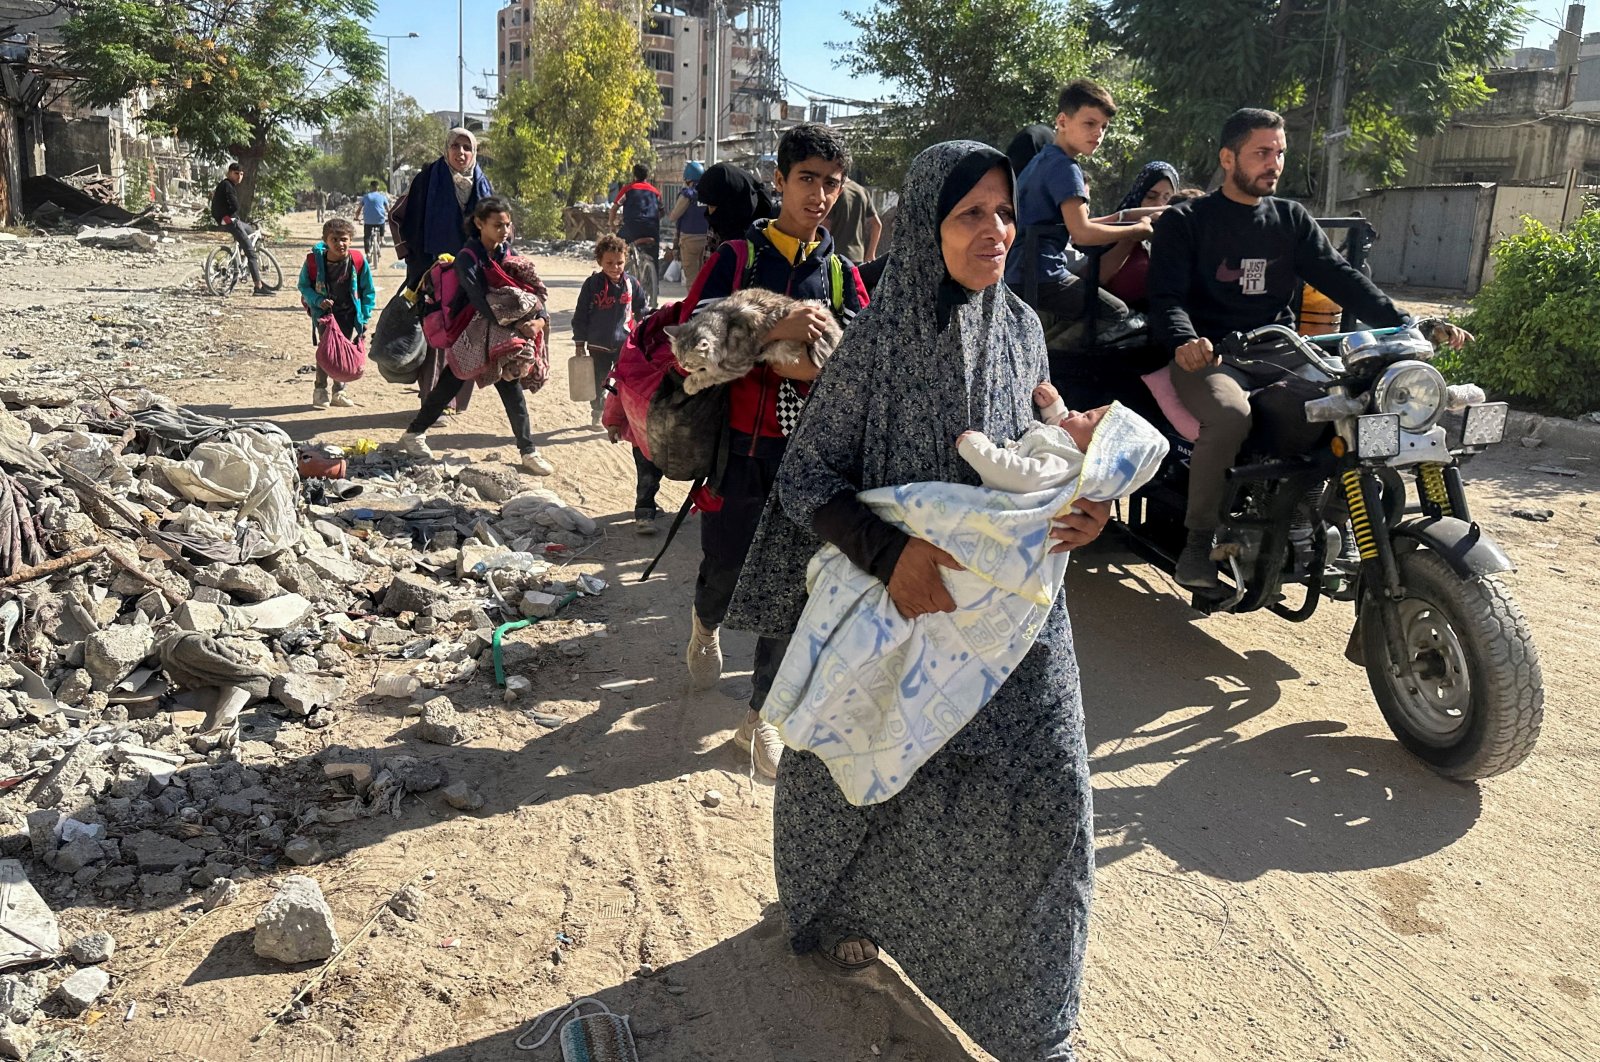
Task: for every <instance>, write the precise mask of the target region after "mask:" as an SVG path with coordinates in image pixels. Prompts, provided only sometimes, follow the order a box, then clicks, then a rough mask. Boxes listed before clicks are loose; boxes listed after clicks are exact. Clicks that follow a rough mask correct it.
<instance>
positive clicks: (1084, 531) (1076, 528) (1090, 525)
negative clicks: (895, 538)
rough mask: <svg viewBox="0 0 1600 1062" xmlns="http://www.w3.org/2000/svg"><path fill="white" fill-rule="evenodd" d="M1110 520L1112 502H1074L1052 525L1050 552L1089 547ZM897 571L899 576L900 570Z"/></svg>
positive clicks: (1081, 500)
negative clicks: (1071, 507)
mask: <svg viewBox="0 0 1600 1062" xmlns="http://www.w3.org/2000/svg"><path fill="white" fill-rule="evenodd" d="M1110 519H1111V503H1110V502H1103V501H1088V500H1086V499H1080V500H1078V501H1076V502H1074V503H1073V509H1072V511H1071V512H1069V513H1067V515H1065V516H1061V517H1057V518H1056V519H1055V520H1054V521H1052V523H1051V526H1050V537H1051V538H1053V539H1055V540H1056V544H1055V545H1053V546H1051V547H1050V552H1051V553H1065V552H1067V551H1068V550H1070V549H1077V548H1078V547H1079V546H1087V545H1088V544H1089V543H1091V542H1093V541H1094V540H1095V539H1097V538H1099V537H1100V532H1102V531H1104V530H1105V528H1106V521H1108V520H1110ZM895 571H896V573H897V574H898V572H899V569H898V568H896V569H895ZM898 603H899V602H896V604H898Z"/></svg>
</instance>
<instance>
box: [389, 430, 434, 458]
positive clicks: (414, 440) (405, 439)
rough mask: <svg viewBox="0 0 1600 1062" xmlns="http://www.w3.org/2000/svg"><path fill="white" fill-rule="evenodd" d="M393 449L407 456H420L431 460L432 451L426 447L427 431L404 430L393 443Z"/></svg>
mask: <svg viewBox="0 0 1600 1062" xmlns="http://www.w3.org/2000/svg"><path fill="white" fill-rule="evenodd" d="M395 449H396V450H399V451H400V452H401V453H403V454H405V455H406V456H407V457H420V458H421V459H422V460H424V461H432V460H433V451H432V450H431V449H429V448H428V434H427V432H421V431H408V432H406V433H405V434H404V435H402V436H400V441H399V442H398V443H396V444H395Z"/></svg>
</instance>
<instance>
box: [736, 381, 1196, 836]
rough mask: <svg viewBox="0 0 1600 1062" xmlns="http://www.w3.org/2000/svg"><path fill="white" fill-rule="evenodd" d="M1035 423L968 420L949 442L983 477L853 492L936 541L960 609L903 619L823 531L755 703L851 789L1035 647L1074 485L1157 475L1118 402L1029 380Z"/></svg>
mask: <svg viewBox="0 0 1600 1062" xmlns="http://www.w3.org/2000/svg"><path fill="white" fill-rule="evenodd" d="M1034 401H1035V404H1037V405H1039V406H1040V407H1041V415H1043V416H1044V417H1045V418H1046V420H1045V422H1044V423H1039V424H1035V425H1033V426H1032V427H1030V428H1029V429H1028V430H1027V431H1025V432H1023V434H1022V437H1021V438H1020V439H1018V440H1015V441H1014V442H1011V443H1007V444H1005V445H1004V446H1000V445H996V444H995V443H993V442H991V441H990V440H988V439H987V438H985V437H984V436H983V435H982V434H981V433H979V432H964V433H963V434H962V436H961V438H960V439H959V440H958V441H957V450H958V452H959V453H960V454H961V456H962V457H963V458H964V459H966V461H967V463H968V464H970V465H971V466H972V467H973V468H974V470H976V471H977V472H978V475H979V477H980V478H981V479H982V480H983V483H984V485H983V486H979V487H973V486H967V485H964V484H956V483H910V484H906V485H904V486H899V487H883V488H879V489H877V490H869V491H865V492H863V493H862V494H861V495H860V499H861V501H862V502H864V503H866V504H867V505H868V506H870V507H871V508H872V509H873V511H874V512H876V513H877V514H878V515H879V516H880V517H882V518H883V519H885V520H887V521H888V522H890V523H892V524H894V525H895V526H896V527H898V528H900V529H901V530H902V531H904V532H906V533H907V534H909V535H913V536H916V537H918V538H923V539H926V540H928V541H929V542H931V543H932V544H933V545H935V546H938V547H939V548H940V549H943V550H945V551H946V552H948V553H949V554H950V555H951V556H953V557H954V558H955V559H956V561H958V562H959V563H960V564H961V565H962V566H963V569H964V570H960V571H956V570H944V571H943V573H942V574H943V577H944V580H945V585H946V588H947V589H948V590H949V592H950V596H951V598H952V599H954V601H955V603H956V608H955V611H953V612H936V613H928V614H926V615H922V616H918V617H916V618H915V619H911V620H907V619H905V618H904V617H903V616H901V615H900V612H899V610H898V609H897V608H896V607H895V605H894V602H893V601H892V600H891V599H890V597H889V593H888V589H887V587H885V586H884V584H883V583H882V582H880V581H879V580H878V579H876V578H874V577H873V576H872V575H870V574H868V573H867V572H864V571H862V570H861V569H860V568H858V567H856V566H855V565H854V564H853V563H851V561H850V560H849V559H848V558H846V557H845V556H844V554H843V553H841V552H840V551H839V550H838V548H837V547H835V546H832V545H828V546H824V547H823V548H822V549H821V550H819V551H818V552H817V554H816V556H814V557H812V559H811V563H810V565H809V566H808V567H807V569H806V587H807V590H808V593H809V597H808V598H807V601H806V607H805V611H804V612H803V613H802V614H801V617H800V623H799V625H798V627H797V628H796V630H795V633H794V636H793V637H792V639H791V640H790V642H789V649H788V652H787V653H786V654H785V655H784V658H783V663H782V665H781V666H780V667H779V669H778V674H777V676H776V678H775V679H774V681H773V684H772V690H771V692H770V693H768V695H767V699H766V703H765V705H764V706H763V708H762V713H761V714H762V716H763V718H765V719H766V720H767V721H768V722H769V723H771V724H772V725H773V726H775V727H777V729H778V732H779V734H780V735H782V737H783V741H784V744H786V745H788V746H789V747H790V748H796V749H804V750H806V751H808V752H811V753H814V754H815V755H816V756H818V757H819V758H820V759H821V760H822V761H823V762H824V763H825V764H826V765H827V767H828V770H829V772H830V773H831V774H832V775H833V778H834V781H836V782H837V783H838V784H839V788H840V790H842V791H843V793H844V795H845V798H846V799H847V800H849V801H850V802H851V803H852V804H856V805H858V806H860V805H868V804H877V803H881V802H883V801H885V800H888V799H889V798H890V797H892V796H894V795H895V794H896V793H898V792H899V791H900V790H901V789H903V788H904V787H905V785H906V783H907V782H909V781H910V779H911V776H912V774H914V773H915V772H916V770H917V769H918V768H919V767H921V766H922V765H923V764H924V763H926V762H928V760H929V759H930V758H932V756H933V754H934V753H935V752H937V751H938V750H939V749H940V748H942V747H943V746H944V744H945V743H946V742H947V741H949V740H950V739H951V738H952V737H954V736H955V735H956V733H957V732H958V731H959V730H960V729H961V728H962V727H964V726H966V724H967V723H968V722H970V721H971V720H972V719H973V717H974V716H976V715H977V714H978V712H979V711H980V710H981V709H982V708H983V706H984V705H986V704H987V703H988V702H989V699H990V698H991V697H993V696H994V693H995V691H996V690H998V689H999V688H1000V686H1001V684H1002V683H1004V682H1005V681H1006V679H1007V678H1008V677H1009V676H1010V674H1011V672H1012V670H1013V669H1015V667H1016V666H1017V665H1018V664H1019V663H1020V662H1021V661H1022V658H1023V657H1024V656H1025V655H1026V654H1027V652H1028V649H1029V648H1030V647H1032V645H1033V642H1034V639H1035V638H1036V637H1037V636H1038V633H1039V630H1040V628H1041V627H1042V626H1043V625H1044V621H1045V618H1046V617H1047V616H1048V615H1049V613H1050V609H1051V608H1052V607H1053V605H1054V603H1055V599H1056V595H1057V593H1058V591H1059V590H1060V588H1061V581H1062V579H1063V577H1064V576H1065V574H1066V569H1067V554H1065V553H1051V552H1050V547H1051V545H1052V540H1051V539H1050V537H1049V535H1050V526H1051V521H1052V520H1053V519H1055V518H1056V517H1057V516H1059V515H1061V514H1063V513H1065V512H1067V511H1068V510H1069V509H1071V508H1072V505H1073V503H1074V502H1076V501H1078V500H1080V499H1087V500H1091V501H1113V500H1115V499H1117V498H1123V497H1126V496H1127V495H1129V494H1131V493H1133V492H1134V491H1135V490H1137V489H1138V488H1139V487H1141V486H1143V485H1144V484H1145V483H1146V482H1148V481H1149V480H1150V478H1151V477H1152V476H1153V475H1155V472H1156V469H1157V468H1158V467H1159V466H1160V464H1161V460H1162V458H1163V457H1165V456H1166V453H1167V441H1166V439H1165V438H1164V437H1163V436H1162V435H1161V433H1160V432H1158V431H1157V430H1156V429H1155V427H1154V426H1152V425H1151V424H1150V422H1149V421H1147V420H1145V419H1144V418H1143V417H1140V416H1139V415H1138V414H1137V413H1134V412H1133V411H1131V410H1129V409H1128V408H1126V407H1125V406H1123V405H1121V404H1120V403H1117V404H1113V405H1111V406H1107V407H1102V408H1100V409H1096V410H1090V411H1088V412H1086V413H1070V414H1069V413H1068V411H1067V410H1066V409H1065V407H1064V406H1063V405H1062V403H1061V401H1060V396H1059V395H1058V394H1057V393H1056V391H1055V388H1053V387H1051V386H1050V385H1049V384H1041V385H1040V386H1039V388H1037V389H1036V390H1035V391H1034Z"/></svg>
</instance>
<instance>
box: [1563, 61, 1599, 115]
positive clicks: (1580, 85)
mask: <svg viewBox="0 0 1600 1062" xmlns="http://www.w3.org/2000/svg"><path fill="white" fill-rule="evenodd" d="M1568 110H1570V111H1572V112H1573V113H1574V114H1595V113H1597V112H1600V56H1595V57H1594V58H1592V59H1584V60H1583V61H1582V62H1580V63H1579V64H1578V81H1577V84H1576V85H1575V87H1574V89H1573V93H1572V106H1571V107H1569V108H1568Z"/></svg>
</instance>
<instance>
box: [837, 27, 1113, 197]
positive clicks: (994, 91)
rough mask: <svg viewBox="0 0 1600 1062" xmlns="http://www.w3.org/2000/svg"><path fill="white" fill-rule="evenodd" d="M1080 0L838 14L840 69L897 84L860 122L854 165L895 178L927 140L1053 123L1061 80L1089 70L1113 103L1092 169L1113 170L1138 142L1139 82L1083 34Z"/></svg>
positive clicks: (998, 135)
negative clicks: (847, 35) (865, 133)
mask: <svg viewBox="0 0 1600 1062" xmlns="http://www.w3.org/2000/svg"><path fill="white" fill-rule="evenodd" d="M1091 14H1092V9H1091V6H1090V4H1089V2H1088V0H1067V2H1066V3H1057V2H1051V0H878V2H877V3H875V4H874V5H873V7H872V8H871V10H869V11H866V12H864V13H854V12H848V11H847V12H845V14H844V18H845V21H846V22H848V23H849V24H850V25H851V26H852V27H853V28H854V29H855V30H856V32H857V36H856V38H855V39H854V40H853V41H850V42H848V43H844V44H836V45H834V47H835V48H838V49H839V50H840V51H841V52H842V53H843V54H842V56H841V57H840V59H839V65H840V66H843V67H844V68H845V69H847V70H849V71H850V72H851V73H852V74H855V75H857V76H863V75H874V76H876V77H879V78H881V79H883V80H885V81H887V82H889V83H890V84H891V85H894V86H895V88H896V92H895V95H894V97H893V99H892V100H891V102H890V105H889V106H888V107H887V108H886V109H885V110H884V111H883V112H882V113H881V114H879V116H878V117H877V120H876V121H875V122H874V123H873V124H872V125H871V126H870V127H869V131H870V133H871V137H870V139H869V142H866V143H863V145H862V155H863V160H862V161H863V162H864V163H865V164H866V165H867V166H868V167H869V168H871V169H872V171H873V175H874V178H875V179H877V180H879V181H882V182H885V183H896V182H898V181H899V179H900V177H901V176H902V175H903V174H904V172H905V167H906V165H907V164H908V163H909V162H910V161H911V159H912V158H914V157H915V156H916V154H917V153H918V152H919V151H921V150H922V149H923V148H925V147H927V146H928V145H929V144H935V143H938V142H939V141H941V140H952V139H958V138H971V139H974V140H981V141H984V142H986V143H990V144H995V145H998V146H1000V147H1004V146H1005V145H1006V144H1007V143H1008V142H1009V141H1010V139H1011V137H1012V136H1014V135H1015V134H1016V132H1017V131H1018V130H1019V129H1021V128H1022V127H1023V126H1025V125H1028V124H1030V123H1033V122H1046V123H1049V122H1051V121H1052V120H1053V119H1054V117H1055V113H1056V97H1057V96H1058V95H1059V94H1060V92H1061V87H1062V85H1064V84H1066V83H1067V82H1068V81H1071V80H1072V79H1073V78H1079V77H1093V78H1096V79H1097V80H1100V81H1101V82H1102V83H1103V84H1105V85H1106V87H1107V88H1109V89H1110V90H1111V93H1112V95H1113V97H1114V98H1115V99H1116V100H1117V105H1118V113H1117V120H1116V121H1115V122H1113V123H1112V126H1111V129H1112V135H1111V136H1110V137H1109V138H1108V139H1107V141H1106V143H1105V144H1104V145H1103V146H1102V147H1101V150H1100V152H1098V153H1096V155H1095V158H1094V160H1092V165H1091V167H1090V174H1091V177H1093V176H1099V177H1102V178H1108V177H1116V176H1120V175H1121V173H1122V172H1123V171H1124V170H1125V169H1126V167H1127V163H1128V160H1129V157H1130V152H1131V150H1132V149H1133V148H1134V147H1135V146H1136V144H1137V141H1138V138H1139V136H1138V130H1139V127H1140V123H1141V116H1142V112H1143V109H1144V98H1145V92H1144V89H1143V86H1141V85H1140V84H1138V83H1137V82H1136V81H1135V80H1133V79H1132V78H1131V77H1130V76H1129V67H1128V66H1127V64H1126V63H1122V62H1119V60H1118V56H1117V53H1116V49H1115V48H1114V47H1113V46H1112V45H1110V44H1108V43H1104V42H1100V43H1095V42H1092V41H1091V40H1090V39H1089V26H1090V15H1091Z"/></svg>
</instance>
